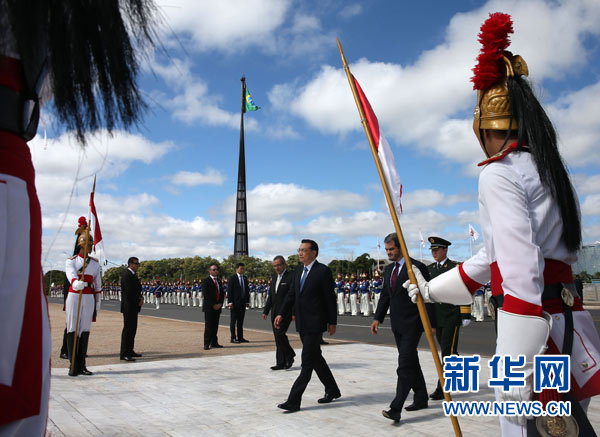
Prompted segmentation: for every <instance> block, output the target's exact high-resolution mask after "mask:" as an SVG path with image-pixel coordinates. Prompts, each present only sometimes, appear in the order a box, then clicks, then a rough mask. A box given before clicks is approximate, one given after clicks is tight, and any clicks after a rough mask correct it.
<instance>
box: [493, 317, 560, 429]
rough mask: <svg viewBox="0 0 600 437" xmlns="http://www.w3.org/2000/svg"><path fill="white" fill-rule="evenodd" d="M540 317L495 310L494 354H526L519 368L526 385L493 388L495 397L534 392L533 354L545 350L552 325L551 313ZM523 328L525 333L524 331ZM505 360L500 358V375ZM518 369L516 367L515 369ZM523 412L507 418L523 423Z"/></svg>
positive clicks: (517, 397) (518, 397)
mask: <svg viewBox="0 0 600 437" xmlns="http://www.w3.org/2000/svg"><path fill="white" fill-rule="evenodd" d="M542 315H543V317H536V316H523V315H520V314H513V313H508V312H506V311H503V310H498V338H497V340H496V355H510V356H511V358H512V359H513V360H514V359H517V357H518V356H519V355H525V366H523V367H519V368H518V371H519V372H524V373H525V387H510V388H509V390H508V391H503V390H502V389H501V388H496V390H495V391H496V398H497V400H498V401H500V402H506V401H513V402H514V401H516V402H527V401H530V400H531V398H532V395H533V357H534V356H535V355H541V354H543V353H544V351H545V350H546V342H547V341H548V336H549V335H550V329H551V328H552V317H551V316H550V315H549V314H548V313H543V314H542ZM524 332H526V333H527V335H523V333H524ZM503 364H504V361H503V360H500V366H499V372H500V373H499V375H504V374H505V373H504V366H503ZM516 370H517V369H516ZM530 418H531V417H526V416H506V419H507V420H508V421H509V422H512V423H516V424H517V425H525V423H526V420H527V419H530Z"/></svg>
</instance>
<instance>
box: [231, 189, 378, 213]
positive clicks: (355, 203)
mask: <svg viewBox="0 0 600 437" xmlns="http://www.w3.org/2000/svg"><path fill="white" fill-rule="evenodd" d="M247 199H248V205H250V206H249V208H248V220H250V221H252V220H276V219H280V218H283V217H288V218H292V219H294V221H299V220H303V219H305V218H307V217H311V216H314V215H318V214H322V213H324V212H328V211H339V210H347V209H357V208H362V207H364V206H366V205H368V203H369V200H368V199H367V198H366V197H365V196H362V195H359V194H355V193H352V192H349V191H341V190H321V191H320V190H315V189H309V188H305V187H301V186H298V185H296V184H259V185H257V186H256V187H255V188H253V189H252V190H249V191H248V192H247ZM234 213H235V195H232V196H230V197H229V199H227V201H226V202H225V207H224V214H225V215H226V216H229V217H231V216H233V214H234Z"/></svg>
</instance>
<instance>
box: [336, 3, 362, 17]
mask: <svg viewBox="0 0 600 437" xmlns="http://www.w3.org/2000/svg"><path fill="white" fill-rule="evenodd" d="M362 10H363V7H362V5H361V4H360V3H353V4H351V5H346V6H344V7H343V8H342V10H341V11H340V12H339V13H338V15H339V16H340V17H342V18H344V19H346V20H347V19H349V18H352V17H356V16H357V15H360V14H361V13H362Z"/></svg>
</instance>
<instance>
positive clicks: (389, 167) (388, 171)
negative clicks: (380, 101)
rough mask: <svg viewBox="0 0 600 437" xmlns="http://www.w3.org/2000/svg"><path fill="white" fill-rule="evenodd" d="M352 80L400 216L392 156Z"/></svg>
mask: <svg viewBox="0 0 600 437" xmlns="http://www.w3.org/2000/svg"><path fill="white" fill-rule="evenodd" d="M352 79H353V80H354V83H355V84H356V91H357V92H358V98H359V99H360V103H361V106H362V107H363V110H364V111H365V118H366V119H367V125H368V127H369V131H370V132H371V138H373V142H374V143H375V148H376V149H377V155H378V156H379V161H380V162H381V168H382V170H383V174H384V175H385V182H386V183H387V186H388V188H389V190H390V195H391V197H392V201H393V202H394V207H395V208H396V212H397V213H398V214H400V213H402V203H401V201H400V198H401V197H402V182H400V176H398V172H397V171H396V161H395V160H394V154H393V153H392V149H391V148H390V145H389V143H388V142H387V140H386V139H385V137H384V136H383V133H382V132H381V130H380V129H379V121H378V120H377V116H376V115H375V112H373V108H371V104H370V103H369V101H368V100H367V96H365V93H364V92H363V90H362V88H361V87H360V85H359V83H358V81H357V80H356V78H355V77H354V75H352Z"/></svg>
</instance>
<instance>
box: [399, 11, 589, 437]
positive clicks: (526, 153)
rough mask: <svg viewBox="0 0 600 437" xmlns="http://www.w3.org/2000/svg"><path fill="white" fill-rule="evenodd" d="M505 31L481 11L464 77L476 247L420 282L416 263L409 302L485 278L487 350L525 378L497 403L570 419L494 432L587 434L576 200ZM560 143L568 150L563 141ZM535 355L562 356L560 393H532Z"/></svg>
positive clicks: (458, 294)
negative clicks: (558, 406) (559, 409)
mask: <svg viewBox="0 0 600 437" xmlns="http://www.w3.org/2000/svg"><path fill="white" fill-rule="evenodd" d="M510 33H513V26H512V20H511V18H510V16H509V15H507V14H503V13H494V14H491V15H490V17H489V18H488V20H487V21H486V22H485V23H484V24H483V26H482V27H481V32H480V34H479V41H480V42H481V43H482V49H481V53H480V55H479V58H478V65H476V66H475V68H474V69H473V72H474V73H475V75H474V77H473V78H472V79H471V80H472V82H473V84H474V88H475V89H476V90H478V92H477V104H476V107H475V111H474V120H473V130H474V132H475V135H476V137H477V138H478V140H479V143H480V145H481V148H482V149H483V151H484V153H485V155H486V156H487V159H486V160H485V161H483V162H482V163H480V166H483V169H482V171H481V173H480V174H479V217H480V223H481V229H482V234H483V242H484V246H483V248H482V249H481V250H480V251H479V252H478V253H477V254H476V255H475V256H473V257H472V258H470V259H468V260H467V261H465V262H464V263H463V264H459V265H458V266H457V267H455V268H453V269H451V270H448V271H447V272H444V273H442V274H440V275H439V276H437V277H435V278H433V279H431V281H429V282H427V281H425V280H424V279H423V276H422V275H421V274H420V272H419V271H418V270H417V269H415V270H414V272H415V276H416V279H417V282H418V288H417V286H416V285H411V284H410V283H409V281H406V283H405V287H407V288H408V290H409V294H410V295H411V296H412V297H413V299H416V295H417V293H418V290H420V292H421V294H422V295H423V299H424V300H425V302H445V303H452V304H455V305H464V304H470V303H471V302H472V293H474V292H475V291H476V290H477V289H479V288H481V287H482V286H483V284H485V283H487V282H488V281H491V288H492V298H491V302H492V303H493V304H494V305H493V313H492V315H495V317H496V322H497V339H496V354H497V355H501V356H510V358H511V360H513V361H515V362H516V361H517V360H518V357H524V358H525V364H524V365H521V364H520V365H519V373H522V374H523V375H524V382H525V385H524V386H521V385H520V384H519V385H518V386H512V387H509V388H508V390H502V389H499V388H497V389H496V390H495V393H496V400H497V401H500V402H523V401H534V400H537V401H539V402H540V403H541V404H542V406H543V408H544V409H545V408H546V405H549V402H550V401H554V402H556V401H568V402H570V404H571V415H570V416H562V415H558V416H552V417H548V416H549V415H544V416H539V417H537V418H533V419H531V418H529V417H526V416H500V427H501V430H502V436H503V437H507V436H511V437H512V436H519V437H524V436H528V435H529V436H530V437H531V436H532V435H564V436H567V435H573V436H575V435H578V436H583V435H585V436H588V435H590V436H591V435H595V433H594V430H593V428H592V425H591V424H590V421H589V419H588V418H587V415H586V410H587V406H588V404H589V399H590V397H591V396H595V395H597V394H599V393H600V365H599V363H600V338H599V337H598V332H597V330H596V328H595V326H594V322H593V319H592V317H591V315H590V314H589V312H587V311H586V310H584V309H583V307H582V305H581V299H580V297H579V296H578V295H577V293H576V291H574V284H573V272H572V270H571V264H573V263H574V262H575V261H576V260H577V251H578V250H579V248H580V247H581V219H580V216H579V202H578V200H577V195H576V193H575V190H574V189H573V186H572V184H571V182H570V178H569V175H568V173H567V170H566V168H565V166H564V164H563V161H562V158H561V155H560V152H559V149H558V144H557V137H556V133H555V130H554V127H553V125H552V123H551V121H550V119H549V118H548V116H547V115H546V113H545V111H544V109H543V108H542V106H541V104H540V102H539V101H538V100H537V98H536V97H535V94H534V93H533V91H532V88H531V86H530V84H529V82H528V81H527V79H526V76H528V75H529V71H528V67H527V64H526V62H525V60H524V59H523V58H522V57H521V56H519V55H513V54H512V53H511V52H509V51H507V50H506V48H508V46H509V38H508V35H509V34H510ZM562 140H563V142H564V143H565V145H567V146H566V147H568V144H569V138H567V137H564V138H563V139H562ZM542 354H547V355H557V354H563V355H570V357H571V358H570V363H571V366H570V371H571V378H570V382H571V384H570V390H569V391H568V392H565V393H560V392H559V391H558V390H555V389H554V390H547V389H545V388H544V389H543V390H542V391H541V392H539V393H537V392H536V393H534V392H533V376H534V368H533V362H534V357H535V356H536V355H542ZM501 362H503V361H501ZM505 371H506V373H505ZM499 372H500V373H501V375H502V376H504V375H505V374H506V375H508V374H509V373H508V372H510V369H504V368H503V366H501V368H500V369H499ZM536 377H537V375H536ZM548 378H550V375H548ZM548 410H549V409H548ZM545 412H546V411H545ZM547 412H550V411H547Z"/></svg>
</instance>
